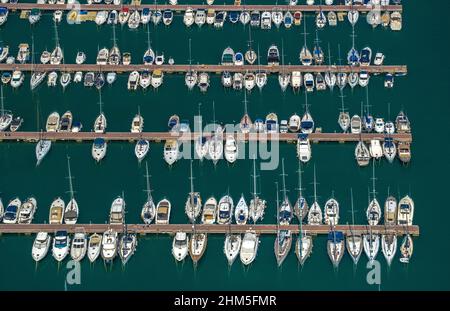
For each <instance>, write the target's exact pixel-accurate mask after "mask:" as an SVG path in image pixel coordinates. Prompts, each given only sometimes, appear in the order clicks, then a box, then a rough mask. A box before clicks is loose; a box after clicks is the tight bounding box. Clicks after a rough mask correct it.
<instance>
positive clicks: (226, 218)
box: [217, 195, 234, 225]
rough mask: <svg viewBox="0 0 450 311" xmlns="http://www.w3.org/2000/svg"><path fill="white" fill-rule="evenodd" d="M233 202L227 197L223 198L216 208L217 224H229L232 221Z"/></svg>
mask: <svg viewBox="0 0 450 311" xmlns="http://www.w3.org/2000/svg"><path fill="white" fill-rule="evenodd" d="M233 210H234V202H233V199H232V198H231V197H230V196H229V195H225V196H223V197H222V198H221V199H220V201H219V205H218V208H217V223H218V224H220V225H222V224H229V223H231V221H232V219H233Z"/></svg>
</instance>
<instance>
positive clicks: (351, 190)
mask: <svg viewBox="0 0 450 311" xmlns="http://www.w3.org/2000/svg"><path fill="white" fill-rule="evenodd" d="M350 199H351V206H352V226H351V227H350V233H351V234H352V242H353V246H354V245H355V235H354V234H353V230H352V228H353V227H354V226H355V212H354V210H353V188H350Z"/></svg>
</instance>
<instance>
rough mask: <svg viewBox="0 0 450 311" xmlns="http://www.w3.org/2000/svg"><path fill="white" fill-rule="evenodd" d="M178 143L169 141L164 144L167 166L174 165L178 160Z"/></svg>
mask: <svg viewBox="0 0 450 311" xmlns="http://www.w3.org/2000/svg"><path fill="white" fill-rule="evenodd" d="M178 153H179V150H178V141H177V140H174V139H169V140H167V141H166V142H165V144H164V160H165V161H166V163H167V164H169V165H172V164H174V163H175V162H176V161H177V160H178Z"/></svg>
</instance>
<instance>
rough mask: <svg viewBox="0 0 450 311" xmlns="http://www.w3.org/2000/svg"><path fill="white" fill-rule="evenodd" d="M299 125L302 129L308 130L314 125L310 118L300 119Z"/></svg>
mask: <svg viewBox="0 0 450 311" xmlns="http://www.w3.org/2000/svg"><path fill="white" fill-rule="evenodd" d="M300 126H301V128H302V129H305V130H309V129H312V128H313V127H314V122H313V121H311V120H305V121H301V123H300Z"/></svg>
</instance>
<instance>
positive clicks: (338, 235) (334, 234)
mask: <svg viewBox="0 0 450 311" xmlns="http://www.w3.org/2000/svg"><path fill="white" fill-rule="evenodd" d="M342 240H344V233H342V232H341V231H331V232H328V241H333V242H334V241H336V242H337V243H339V242H341V241H342Z"/></svg>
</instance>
